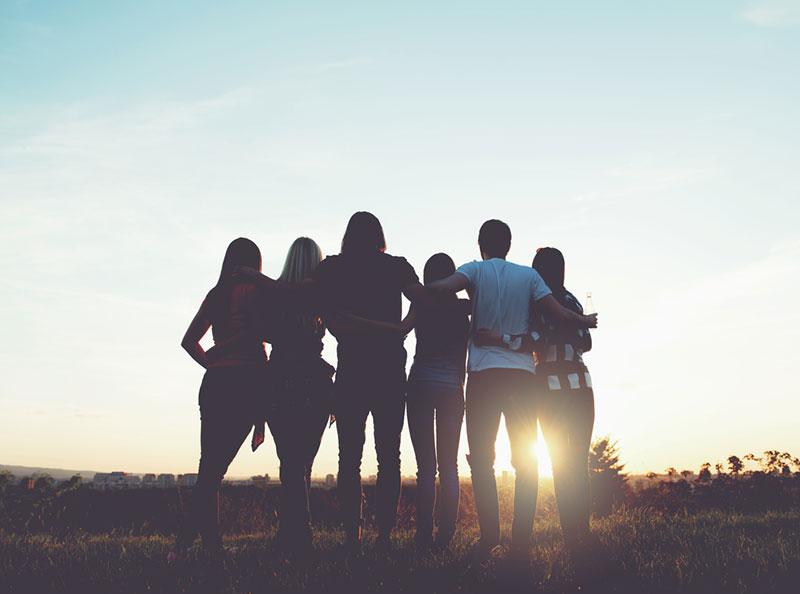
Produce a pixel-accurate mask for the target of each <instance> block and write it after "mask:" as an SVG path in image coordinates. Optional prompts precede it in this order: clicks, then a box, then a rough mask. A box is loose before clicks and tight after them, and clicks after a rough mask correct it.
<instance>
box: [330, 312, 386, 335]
mask: <svg viewBox="0 0 800 594" xmlns="http://www.w3.org/2000/svg"><path fill="white" fill-rule="evenodd" d="M326 325H327V326H328V329H329V330H330V331H331V334H333V335H334V336H336V337H338V336H339V335H341V334H361V335H364V334H373V335H374V334H401V333H402V326H401V325H400V324H392V323H391V322H381V321H378V320H370V319H367V318H362V317H360V316H356V315H353V314H349V313H337V314H334V315H332V316H329V317H328V318H327V319H326Z"/></svg>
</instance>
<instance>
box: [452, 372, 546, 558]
mask: <svg viewBox="0 0 800 594" xmlns="http://www.w3.org/2000/svg"><path fill="white" fill-rule="evenodd" d="M536 385H537V382H536V376H534V375H533V374H532V373H529V372H527V371H524V370H521V369H487V370H485V371H477V372H470V374H469V379H468V381H467V399H466V413H467V415H466V416H467V442H468V444H469V455H468V456H467V460H468V461H469V465H470V469H471V471H472V490H473V493H474V497H475V508H476V511H477V512H478V522H479V524H480V529H481V539H482V540H484V541H485V542H487V543H490V544H495V543H499V541H500V511H499V505H498V501H497V484H496V481H495V474H494V455H495V449H494V445H495V441H496V439H497V430H498V428H499V427H500V415H501V414H502V415H503V416H504V417H505V420H506V429H507V430H508V437H509V440H510V442H511V464H512V466H513V467H514V471H515V474H516V482H515V490H514V521H513V524H512V528H511V540H512V545H513V546H519V547H526V546H528V545H529V544H530V536H531V532H532V530H533V516H534V514H535V512H536V497H537V491H538V482H539V468H538V462H537V460H536V457H535V454H534V452H533V445H534V443H535V442H536V431H537V429H536V420H537V414H538V394H537V390H536Z"/></svg>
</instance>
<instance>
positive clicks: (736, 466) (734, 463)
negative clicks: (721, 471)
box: [728, 456, 744, 476]
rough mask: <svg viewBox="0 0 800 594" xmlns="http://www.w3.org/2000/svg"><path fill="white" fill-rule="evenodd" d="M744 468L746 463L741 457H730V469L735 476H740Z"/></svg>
mask: <svg viewBox="0 0 800 594" xmlns="http://www.w3.org/2000/svg"><path fill="white" fill-rule="evenodd" d="M743 468H744V462H742V460H741V458H739V456H728V469H729V470H730V471H731V474H732V475H733V476H739V473H740V472H742V469H743Z"/></svg>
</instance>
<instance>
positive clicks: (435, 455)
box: [406, 381, 464, 546]
mask: <svg viewBox="0 0 800 594" xmlns="http://www.w3.org/2000/svg"><path fill="white" fill-rule="evenodd" d="M406 405H407V407H408V429H409V432H410V433H411V442H412V443H413V445H414V454H415V455H416V458H417V534H416V539H417V542H418V543H420V544H429V543H430V542H431V541H432V538H433V511H434V507H435V504H436V471H437V468H438V471H439V484H440V487H441V501H440V506H439V532H438V534H437V541H438V542H439V544H441V545H442V546H447V544H448V543H449V542H450V539H451V538H452V537H453V534H454V533H455V529H456V520H457V518H458V499H459V483H458V442H459V439H460V437H461V423H462V421H463V419H464V390H463V388H462V387H460V386H454V385H447V384H440V383H436V382H424V381H414V382H411V383H410V384H409V387H408V397H407V404H406ZM434 425H435V435H434Z"/></svg>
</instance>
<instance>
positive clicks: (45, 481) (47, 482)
mask: <svg viewBox="0 0 800 594" xmlns="http://www.w3.org/2000/svg"><path fill="white" fill-rule="evenodd" d="M35 478H36V482H35V483H34V489H36V490H37V491H49V490H51V489H52V488H53V485H55V481H54V480H53V477H52V476H50V475H49V474H42V475H39V476H37V477H35Z"/></svg>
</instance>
